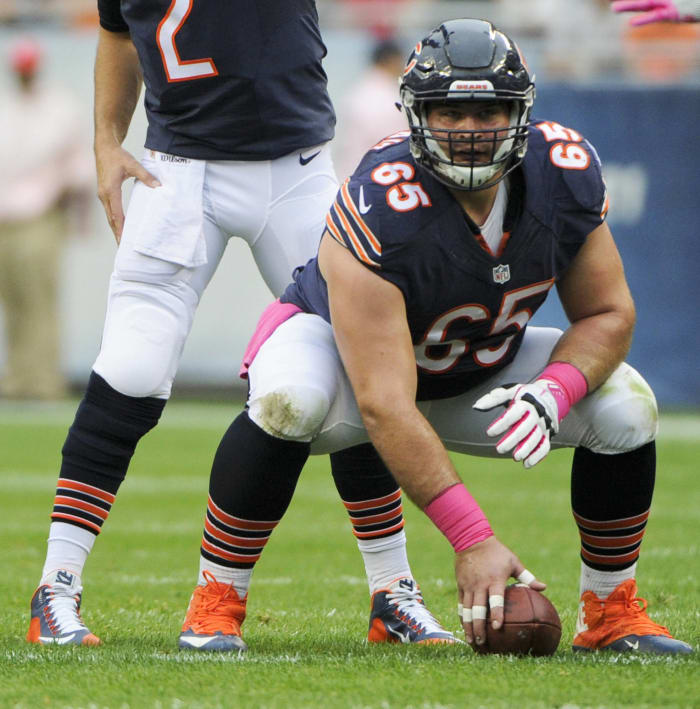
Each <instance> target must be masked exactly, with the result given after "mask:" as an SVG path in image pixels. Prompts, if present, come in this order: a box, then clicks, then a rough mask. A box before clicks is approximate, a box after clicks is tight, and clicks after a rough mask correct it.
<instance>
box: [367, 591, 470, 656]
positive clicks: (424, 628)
mask: <svg viewBox="0 0 700 709" xmlns="http://www.w3.org/2000/svg"><path fill="white" fill-rule="evenodd" d="M367 639H368V640H369V642H371V643H417V644H421V645H429V644H436V643H440V644H447V645H452V644H454V643H456V642H458V641H457V638H455V636H454V635H452V633H450V632H449V631H447V630H445V629H444V628H443V627H442V626H441V625H440V623H438V622H437V620H435V618H434V616H433V614H432V613H431V612H430V611H429V610H428V609H427V608H426V607H425V602H424V601H423V596H422V595H421V592H420V589H419V588H418V584H417V583H416V582H415V581H414V580H413V579H410V578H399V579H396V581H394V582H392V583H391V584H390V585H389V588H384V589H381V590H379V591H375V592H374V593H373V594H372V603H371V607H370V616H369V633H368V635H367Z"/></svg>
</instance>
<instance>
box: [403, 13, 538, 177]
mask: <svg viewBox="0 0 700 709" xmlns="http://www.w3.org/2000/svg"><path fill="white" fill-rule="evenodd" d="M400 93H401V103H402V104H403V108H404V110H405V112H406V115H407V117H408V123H409V126H410V129H411V137H410V145H411V153H412V155H413V157H414V158H415V160H416V162H418V163H419V164H420V165H422V166H423V167H424V168H425V169H426V170H428V171H429V172H430V173H431V174H432V175H433V176H434V177H435V178H436V179H437V180H439V181H440V182H442V183H443V184H445V185H447V186H448V187H453V188H456V189H461V190H482V189H486V188H487V187H491V186H493V185H495V184H497V183H498V182H500V181H501V180H502V179H503V178H504V177H505V176H506V175H507V174H508V173H509V172H511V171H512V170H514V169H515V168H516V167H517V166H518V165H519V164H520V163H521V162H522V160H523V158H524V157H525V152H526V150H527V124H528V120H529V117H530V111H531V110H532V104H533V102H534V99H535V84H534V76H533V77H531V76H530V72H529V70H528V68H527V65H526V64H525V60H524V58H523V56H522V54H521V53H520V50H519V49H518V47H517V45H516V44H515V42H513V41H512V40H511V39H510V38H509V37H507V36H506V35H505V34H503V32H500V31H499V30H497V29H496V28H495V27H494V26H493V25H492V24H491V23H490V22H487V21H485V20H474V19H460V20H450V21H448V22H445V23H443V24H442V25H440V26H439V27H437V28H436V29H434V30H433V31H432V32H431V33H430V34H429V35H428V36H427V37H426V38H425V39H423V40H422V41H420V42H418V44H417V45H416V47H415V49H414V50H413V52H412V53H411V55H410V57H409V58H408V62H407V64H406V68H405V69H404V74H403V77H402V78H401V80H400ZM450 101H505V102H508V103H509V104H511V107H510V120H509V125H508V126H507V127H504V128H502V129H501V130H461V129H460V130H443V129H442V128H441V129H440V136H441V140H440V142H438V141H437V140H436V139H435V137H434V136H433V135H432V134H431V131H430V128H429V127H428V122H427V118H428V108H429V106H430V104H431V103H434V102H450ZM465 144H466V146H467V150H466V151H464V150H462V151H461V152H462V155H464V154H465V153H467V154H469V153H471V155H472V156H473V157H472V158H471V159H469V160H466V161H465V158H464V157H460V158H458V159H455V158H454V157H453V156H454V146H456V145H460V146H464V145H465ZM443 146H445V147H443ZM484 146H486V148H488V151H485V150H484ZM487 152H488V157H487V156H486V153H487ZM477 155H478V156H477Z"/></svg>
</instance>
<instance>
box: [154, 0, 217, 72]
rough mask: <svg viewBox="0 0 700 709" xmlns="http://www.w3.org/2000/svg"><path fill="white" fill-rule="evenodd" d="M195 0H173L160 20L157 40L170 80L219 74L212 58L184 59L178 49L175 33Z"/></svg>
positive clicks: (182, 23)
mask: <svg viewBox="0 0 700 709" xmlns="http://www.w3.org/2000/svg"><path fill="white" fill-rule="evenodd" d="M193 2H194V0H172V2H171V3H170V7H169V8H168V11H167V12H166V13H165V17H164V18H163V19H162V20H161V21H160V24H159V25H158V29H157V30H156V42H157V43H158V49H160V56H161V57H162V59H163V66H164V67H165V74H166V76H167V77H168V81H169V82H173V81H190V80H191V79H204V78H205V77H207V76H217V75H218V74H219V72H218V70H217V68H216V65H215V64H214V62H213V60H212V59H211V58H207V59H188V60H187V61H183V60H182V59H180V54H179V52H178V51H177V45H176V44H175V35H176V34H177V33H178V32H179V31H180V30H181V29H182V25H184V24H185V20H186V19H187V16H188V15H189V14H190V11H191V10H192V3H193Z"/></svg>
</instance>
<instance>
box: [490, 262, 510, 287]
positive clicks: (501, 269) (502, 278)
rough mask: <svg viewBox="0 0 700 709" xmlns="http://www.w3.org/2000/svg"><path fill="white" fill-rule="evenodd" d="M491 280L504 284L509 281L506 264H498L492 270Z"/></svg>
mask: <svg viewBox="0 0 700 709" xmlns="http://www.w3.org/2000/svg"><path fill="white" fill-rule="evenodd" d="M493 280H494V281H495V282H496V283H505V282H506V281H509V280H510V266H509V265H508V264H507V263H506V264H502V263H499V264H498V266H496V267H495V268H494V269H493Z"/></svg>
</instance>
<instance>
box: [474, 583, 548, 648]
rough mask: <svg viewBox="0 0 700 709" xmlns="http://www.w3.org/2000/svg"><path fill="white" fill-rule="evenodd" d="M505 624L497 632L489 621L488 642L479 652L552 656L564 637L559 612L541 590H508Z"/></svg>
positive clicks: (517, 585)
mask: <svg viewBox="0 0 700 709" xmlns="http://www.w3.org/2000/svg"><path fill="white" fill-rule="evenodd" d="M504 601H505V603H504V608H503V611H504V622H503V625H502V626H501V628H500V629H499V630H494V629H493V628H492V627H491V623H490V622H489V620H490V618H487V624H486V643H484V645H478V646H475V647H476V651H477V652H480V653H485V654H487V653H491V654H502V655H537V656H541V655H553V654H554V652H555V651H556V649H557V647H558V645H559V639H560V638H561V621H560V620H559V614H558V613H557V609H556V608H555V607H554V606H553V605H552V603H551V602H550V600H549V599H548V598H547V597H546V596H543V595H542V594H541V593H540V592H539V591H534V590H533V589H531V588H530V587H529V586H525V585H524V584H514V585H512V586H508V587H506V591H505V594H504Z"/></svg>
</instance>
